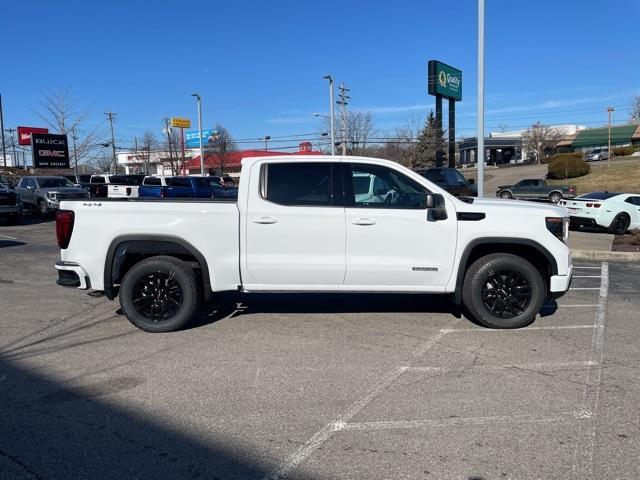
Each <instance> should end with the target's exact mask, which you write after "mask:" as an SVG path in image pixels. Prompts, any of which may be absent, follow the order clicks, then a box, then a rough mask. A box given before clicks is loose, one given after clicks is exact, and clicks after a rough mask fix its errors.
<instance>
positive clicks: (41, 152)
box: [31, 133, 69, 168]
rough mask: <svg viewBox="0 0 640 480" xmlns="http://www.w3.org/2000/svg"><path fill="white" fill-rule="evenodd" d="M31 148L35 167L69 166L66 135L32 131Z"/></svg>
mask: <svg viewBox="0 0 640 480" xmlns="http://www.w3.org/2000/svg"><path fill="white" fill-rule="evenodd" d="M31 149H32V151H33V166H34V167H35V168H69V144H68V143H67V136H66V135H53V134H48V133H32V134H31Z"/></svg>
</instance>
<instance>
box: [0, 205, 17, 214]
mask: <svg viewBox="0 0 640 480" xmlns="http://www.w3.org/2000/svg"><path fill="white" fill-rule="evenodd" d="M19 211H20V209H19V208H18V206H17V205H0V214H3V213H18V212H19Z"/></svg>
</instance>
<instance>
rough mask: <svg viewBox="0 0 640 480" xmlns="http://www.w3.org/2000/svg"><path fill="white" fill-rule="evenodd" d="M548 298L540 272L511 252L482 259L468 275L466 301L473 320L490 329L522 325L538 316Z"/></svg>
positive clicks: (473, 266)
mask: <svg viewBox="0 0 640 480" xmlns="http://www.w3.org/2000/svg"><path fill="white" fill-rule="evenodd" d="M545 297H546V286H545V282H544V280H543V278H542V276H541V275H540V272H538V270H537V269H536V268H535V267H534V266H533V265H532V264H531V263H530V262H528V261H527V260H525V259H524V258H522V257H518V256H516V255H511V254H508V253H494V254H490V255H486V256H484V257H481V258H479V259H478V260H476V261H475V262H473V264H472V265H471V267H469V269H468V270H467V273H466V275H465V278H464V285H463V289H462V301H463V304H464V306H465V308H466V310H467V312H468V314H469V315H470V317H471V319H472V320H474V321H476V322H477V323H479V324H481V325H483V326H485V327H488V328H521V327H525V326H527V325H529V324H530V323H531V322H533V321H534V320H535V318H536V315H537V314H538V312H539V311H540V309H541V308H542V304H543V303H544V299H545Z"/></svg>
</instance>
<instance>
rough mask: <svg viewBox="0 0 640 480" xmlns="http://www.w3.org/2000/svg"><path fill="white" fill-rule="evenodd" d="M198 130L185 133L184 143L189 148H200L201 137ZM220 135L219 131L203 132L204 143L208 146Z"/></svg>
mask: <svg viewBox="0 0 640 480" xmlns="http://www.w3.org/2000/svg"><path fill="white" fill-rule="evenodd" d="M199 133H200V132H199V131H198V130H189V131H188V132H184V141H185V145H186V146H187V148H196V147H199V146H200V135H199ZM217 134H218V131H217V130H203V131H202V143H203V144H205V145H206V144H207V143H209V142H211V141H213V140H214V139H215V136H216V135H217Z"/></svg>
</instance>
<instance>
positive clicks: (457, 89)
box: [427, 60, 462, 101]
mask: <svg viewBox="0 0 640 480" xmlns="http://www.w3.org/2000/svg"><path fill="white" fill-rule="evenodd" d="M427 73H428V76H429V81H428V84H429V95H442V96H443V97H446V98H450V99H451V100H455V101H458V100H462V70H458V69H457V68H453V67H452V66H450V65H447V64H446V63H442V62H439V61H438V60H429V68H428V72H427Z"/></svg>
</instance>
